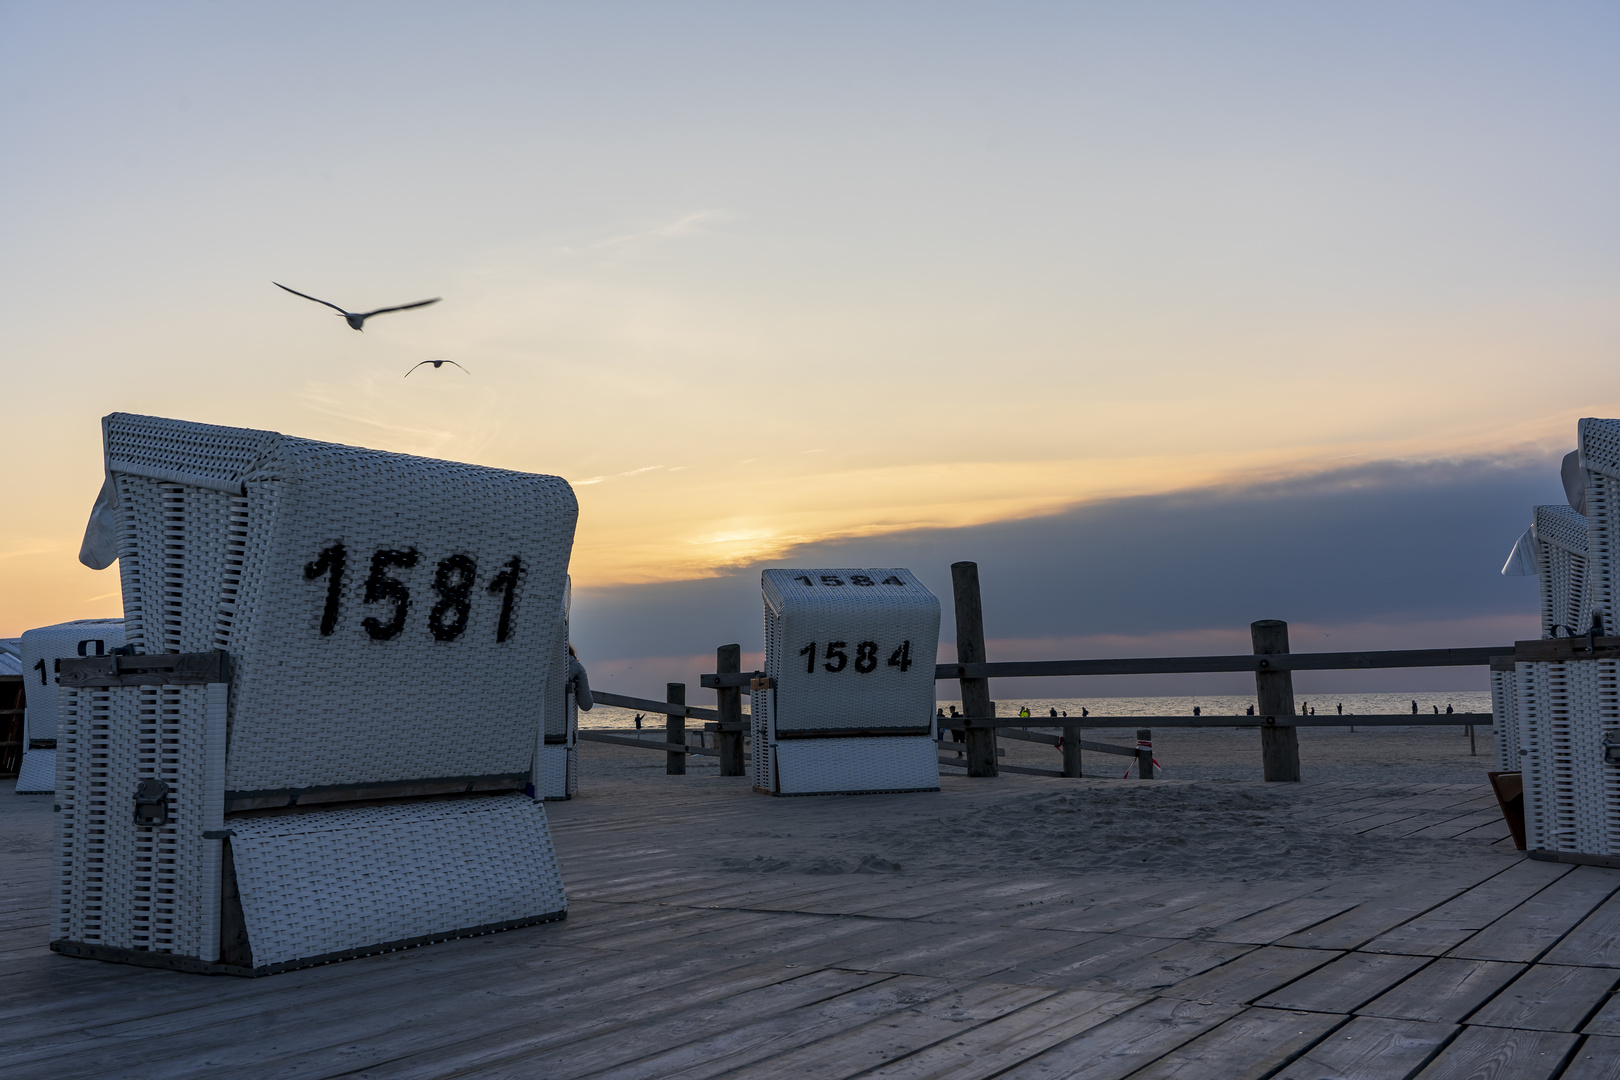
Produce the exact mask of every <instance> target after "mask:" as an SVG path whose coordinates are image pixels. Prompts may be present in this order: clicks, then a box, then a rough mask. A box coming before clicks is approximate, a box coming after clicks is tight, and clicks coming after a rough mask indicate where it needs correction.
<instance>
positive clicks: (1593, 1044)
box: [1559, 1035, 1620, 1080]
mask: <svg viewBox="0 0 1620 1080" xmlns="http://www.w3.org/2000/svg"><path fill="white" fill-rule="evenodd" d="M1559 1080H1620V1039H1612V1038H1606V1037H1605V1036H1602V1035H1589V1036H1587V1039H1586V1041H1585V1042H1583V1043H1582V1044H1581V1045H1580V1046H1579V1047H1578V1048H1576V1050H1575V1053H1574V1054H1572V1055H1571V1056H1570V1059H1569V1068H1567V1069H1565V1070H1564V1075H1563V1076H1561V1077H1559Z"/></svg>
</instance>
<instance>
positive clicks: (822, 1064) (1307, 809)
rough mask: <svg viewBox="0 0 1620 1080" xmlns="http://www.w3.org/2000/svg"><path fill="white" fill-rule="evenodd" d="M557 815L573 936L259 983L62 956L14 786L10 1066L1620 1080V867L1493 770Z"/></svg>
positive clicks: (0, 958)
mask: <svg viewBox="0 0 1620 1080" xmlns="http://www.w3.org/2000/svg"><path fill="white" fill-rule="evenodd" d="M627 753H632V754H633V753H635V751H628V752H627ZM586 775H587V777H590V776H591V773H590V771H589V767H588V766H587V772H586ZM550 812H551V816H552V822H553V827H554V831H555V835H556V839H557V844H558V849H559V853H560V855H561V857H562V860H563V866H564V871H565V875H566V879H567V881H568V886H569V893H570V903H571V910H570V915H569V917H568V920H567V921H566V922H565V923H562V924H553V925H550V926H542V927H532V928H528V929H524V930H517V931H511V932H508V933H503V934H494V935H490V936H487V937H482V938H473V939H467V940H462V941H456V942H448V943H444V944H440V945H434V946H430V947H428V948H425V949H416V950H409V951H405V952H399V953H393V954H389V955H386V956H379V957H372V958H368V959H363V960H357V961H351V962H348V963H343V964H335V965H331V966H328V967H322V968H315V969H311V970H306V971H298V972H292V973H289V974H285V975H277V976H272V977H269V978H264V979H257V980H237V979H230V978H206V977H199V976H190V975H180V974H176V973H173V972H164V971H154V970H145V969H137V968H127V967H119V966H114V965H107V964H100V963H95V962H90V961H81V960H71V959H67V958H64V957H58V956H53V955H51V954H49V953H48V952H46V951H45V949H44V944H45V941H46V938H47V929H46V919H47V909H48V906H49V903H48V901H49V896H48V891H49V865H48V864H49V830H50V803H49V797H38V796H32V797H11V796H6V797H5V798H4V799H0V830H3V832H0V851H4V852H5V864H4V865H5V875H4V881H3V889H4V891H3V894H0V905H3V907H0V918H3V919H4V924H3V925H4V927H5V931H6V933H5V935H4V943H3V945H0V978H3V982H0V986H4V987H5V992H4V993H3V994H0V1024H3V1025H4V1029H3V1030H4V1034H3V1039H4V1045H3V1048H0V1053H3V1055H4V1056H3V1058H0V1061H4V1063H5V1064H4V1066H3V1071H4V1073H5V1074H6V1075H7V1076H8V1077H17V1078H25V1077H42V1078H44V1077H49V1078H50V1080H71V1078H75V1077H97V1078H108V1077H141V1078H150V1077H165V1078H167V1077H192V1076H196V1077H203V1076H206V1077H209V1078H211V1080H212V1078H217V1077H219V1076H222V1075H224V1076H231V1077H261V1076H263V1077H270V1076H274V1077H284V1078H296V1077H337V1076H354V1077H423V1078H427V1077H451V1076H455V1077H545V1078H547V1080H561V1078H566V1077H584V1076H597V1075H602V1076H614V1077H649V1078H651V1077H672V1076H682V1077H685V1076H694V1077H695V1076H760V1077H763V1076H795V1077H798V1076H806V1077H849V1076H866V1075H871V1076H896V1077H990V1076H1009V1077H1024V1076H1040V1077H1088V1078H1105V1077H1106V1078H1117V1077H1126V1076H1131V1077H1144V1078H1145V1077H1168V1076H1177V1077H1198V1078H1224V1077H1256V1078H1260V1077H1267V1076H1278V1077H1286V1078H1291V1080H1294V1078H1297V1080H1317V1078H1320V1077H1377V1078H1385V1077H1390V1078H1395V1077H1406V1076H1416V1075H1421V1076H1423V1077H1467V1076H1501V1077H1507V1076H1512V1077H1515V1078H1543V1077H1556V1076H1560V1075H1562V1076H1564V1077H1568V1078H1571V1080H1588V1078H1592V1077H1614V1076H1617V1075H1620V1073H1617V1072H1616V1070H1617V1068H1620V998H1614V997H1611V994H1612V993H1613V991H1614V988H1615V984H1616V982H1617V981H1620V895H1616V892H1617V890H1620V870H1602V869H1594V868H1590V867H1581V868H1571V867H1568V866H1563V865H1557V864H1548V863H1539V862H1533V861H1530V860H1527V859H1525V858H1523V857H1522V855H1521V854H1520V853H1518V852H1516V851H1513V850H1512V848H1511V842H1510V841H1508V840H1507V839H1506V835H1507V834H1506V828H1505V826H1503V825H1502V824H1501V821H1500V817H1499V815H1498V814H1497V813H1496V809H1495V805H1494V801H1493V800H1492V798H1491V796H1490V794H1489V792H1488V791H1487V790H1486V789H1485V788H1484V787H1483V785H1473V784H1401V783H1394V782H1391V783H1384V784H1380V785H1377V786H1376V788H1369V787H1368V786H1367V785H1365V784H1358V785H1352V784H1345V783H1340V784H1335V783H1328V782H1313V783H1306V784H1303V785H1289V786H1288V787H1287V788H1281V787H1279V786H1275V785H1274V786H1272V787H1269V788H1268V787H1267V786H1266V785H1263V784H1259V783H1247V782H1245V783H1225V784H1215V783H1207V782H1205V783H1155V784H1151V785H1148V784H1142V785H1138V783H1137V782H1136V781H1130V782H1122V781H1117V780H1100V781H1099V780H1083V781H1073V780H1047V779H1042V778H1031V777H1004V778H1001V779H999V780H993V781H969V780H966V779H965V778H947V780H946V782H945V790H944V791H943V792H940V793H938V794H926V795H907V796H859V797H844V798H820V799H817V798H801V799H769V798H765V797H763V796H757V795H753V794H751V793H749V792H748V791H747V788H746V781H741V780H733V779H726V780H722V779H720V778H718V777H698V776H693V777H686V778H683V779H679V780H675V779H670V780H665V779H664V778H661V777H660V778H658V779H657V780H656V781H654V782H639V781H638V782H633V783H632V782H627V781H613V780H603V781H601V782H599V783H590V782H589V781H588V782H587V791H586V796H585V797H582V798H580V799H577V800H575V801H574V802H571V803H566V804H552V805H551V806H550Z"/></svg>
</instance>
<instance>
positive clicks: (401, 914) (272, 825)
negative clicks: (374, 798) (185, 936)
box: [230, 795, 567, 967]
mask: <svg viewBox="0 0 1620 1080" xmlns="http://www.w3.org/2000/svg"><path fill="white" fill-rule="evenodd" d="M230 825H231V830H232V832H233V834H234V835H233V836H232V838H231V852H232V856H233V859H234V862H235V865H236V874H237V881H238V883H239V885H240V886H241V891H242V914H243V916H244V918H245V920H246V923H247V931H248V941H249V943H250V945H251V948H252V950H253V964H254V966H256V967H264V966H268V965H273V964H285V963H291V962H294V961H297V960H303V959H309V958H312V957H318V956H325V955H328V954H332V953H341V952H346V951H350V950H356V949H365V948H367V947H370V946H373V945H379V944H384V943H388V942H395V941H404V940H408V939H412V938H422V937H431V936H441V935H449V934H452V933H454V932H455V931H457V930H470V929H473V928H475V927H482V926H488V925H490V924H499V923H506V922H513V921H517V920H522V919H529V918H538V917H541V916H545V915H551V914H557V913H561V912H562V911H564V910H565V909H566V907H567V901H566V898H565V896H564V894H563V886H562V877H561V874H560V873H559V871H558V868H557V858H556V854H555V852H554V851H553V849H552V846H551V834H550V831H549V830H548V828H547V826H546V812H545V808H544V806H543V805H542V804H540V803H538V802H535V801H534V800H532V799H529V798H526V797H524V796H521V795H505V796H490V797H480V798H468V799H451V800H444V801H438V802H425V803H409V804H401V805H396V806H373V807H356V808H351V809H332V810H321V811H315V812H311V813H305V814H296V815H288V816H282V817H260V818H233V819H231V823H230Z"/></svg>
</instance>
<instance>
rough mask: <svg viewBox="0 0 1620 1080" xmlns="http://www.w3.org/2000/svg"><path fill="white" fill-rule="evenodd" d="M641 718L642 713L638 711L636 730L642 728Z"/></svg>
mask: <svg viewBox="0 0 1620 1080" xmlns="http://www.w3.org/2000/svg"><path fill="white" fill-rule="evenodd" d="M641 719H642V717H641V714H640V713H636V730H637V731H640V730H641Z"/></svg>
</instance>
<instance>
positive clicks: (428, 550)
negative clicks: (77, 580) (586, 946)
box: [53, 414, 577, 973]
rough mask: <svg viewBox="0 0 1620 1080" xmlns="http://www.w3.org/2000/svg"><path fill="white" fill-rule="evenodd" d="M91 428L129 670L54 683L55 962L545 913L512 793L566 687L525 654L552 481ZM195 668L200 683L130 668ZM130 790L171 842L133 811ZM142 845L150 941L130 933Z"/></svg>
mask: <svg viewBox="0 0 1620 1080" xmlns="http://www.w3.org/2000/svg"><path fill="white" fill-rule="evenodd" d="M104 432H105V438H106V451H107V468H108V477H109V480H110V482H111V490H112V493H113V496H114V498H115V499H116V514H115V517H116V528H117V552H118V558H119V561H120V575H121V578H122V582H123V592H124V610H125V629H126V633H127V638H128V641H129V643H130V644H131V645H133V646H134V647H135V650H136V651H137V652H138V653H141V654H146V655H144V656H136V657H117V658H110V659H111V660H112V662H113V667H114V668H115V669H117V670H115V671H113V672H112V674H110V675H109V674H108V673H107V670H106V665H105V663H102V664H101V665H99V666H98V665H97V664H95V663H92V662H91V661H89V660H83V661H74V662H73V664H72V665H71V666H72V667H73V668H74V669H75V670H76V672H77V674H76V675H75V678H76V679H77V680H78V682H77V684H76V685H75V686H74V687H72V692H71V693H64V694H63V702H62V706H61V711H62V717H63V727H64V732H63V738H64V740H66V741H65V742H64V744H63V746H64V750H66V751H68V752H65V753H64V754H62V755H61V760H60V761H59V763H58V787H57V791H58V795H59V796H61V799H60V801H61V804H62V806H63V811H62V814H61V815H60V818H61V824H60V826H59V831H58V834H59V840H58V855H57V857H58V862H59V870H60V880H61V881H62V882H63V889H64V892H63V893H62V895H61V897H60V898H59V899H60V900H61V905H60V911H61V917H60V922H59V926H58V933H57V939H58V940H57V941H55V942H53V948H57V949H58V951H62V952H77V953H79V954H80V955H95V956H99V957H102V958H107V959H120V960H128V961H132V962H137V963H164V964H166V965H168V966H178V967H187V966H189V967H192V968H194V969H197V968H199V967H200V969H203V970H229V971H233V972H244V973H245V972H252V973H265V972H270V971H277V970H283V969H285V968H288V967H296V966H299V965H302V964H307V963H314V962H321V961H324V960H330V959H339V958H342V957H345V956H351V955H360V954H363V953H366V952H373V951H378V950H380V949H385V948H392V947H398V946H400V945H404V944H419V943H422V942H425V941H429V940H435V939H437V938H443V937H452V936H458V935H462V934H467V933H477V932H483V931H486V930H490V929H498V928H501V927H505V926H510V925H517V924H520V923H524V922H537V921H545V920H548V919H554V918H560V917H562V915H563V914H564V913H565V911H566V901H565V899H564V895H563V890H562V883H561V879H560V876H559V875H558V871H557V865H556V860H555V857H554V856H553V855H552V853H551V844H550V837H549V832H548V831H547V827H546V819H545V812H544V808H543V807H542V806H541V805H540V804H539V803H537V802H535V801H534V800H532V799H529V798H527V797H525V796H524V795H523V794H522V789H523V788H524V787H525V786H526V785H531V784H532V785H534V789H535V790H536V791H539V790H541V789H543V787H544V781H543V777H542V775H541V774H542V771H543V768H544V762H543V761H541V760H540V759H539V756H538V754H537V747H539V746H541V745H543V739H544V730H545V722H544V721H545V717H544V715H543V713H542V709H543V707H544V703H545V702H546V701H548V700H549V698H550V697H551V696H553V695H556V696H560V693H561V688H560V687H559V686H557V685H556V683H555V682H554V681H553V680H554V678H555V675H554V670H555V665H554V663H552V662H551V661H550V660H537V658H550V657H554V656H555V655H556V654H557V653H558V651H559V650H560V649H564V648H566V637H565V636H563V635H564V632H565V626H564V624H563V623H562V621H561V620H559V619H558V618H557V617H556V612H558V611H559V610H560V608H561V605H562V600H563V590H564V583H565V577H566V572H567V564H568V556H569V551H570V548H571V546H572V542H573V530H574V521H575V517H576V513H577V511H576V505H575V502H574V498H573V493H572V491H571V490H570V489H569V487H568V485H567V483H566V482H564V481H563V480H561V479H558V478H556V477H549V476H536V475H532V474H526V473H516V472H509V471H506V470H501V469H490V468H482V467H479V466H472V465H463V464H458V463H455V462H446V461H434V460H430V459H425V458H416V457H409V456H407V455H403V454H389V453H382V452H378V451H372V450H364V449H358V448H354V447H347V446H339V445H335V444H331V443H320V442H313V441H311V440H307V439H297V438H291V437H287V436H283V435H279V434H277V433H275V432H268V431H253V430H247V429H239V428H223V427H213V426H209V425H202V424H192V423H186V422H183V421H175V420H165V419H159V418H153V417H141V416H130V415H125V414H114V415H112V416H109V417H108V418H107V419H106V420H105V421H104ZM87 547H88V545H87ZM215 651H223V652H224V653H226V654H228V663H225V662H222V663H221V664H220V665H218V668H219V670H218V672H217V673H216V676H217V677H214V678H212V679H205V680H203V681H201V682H199V681H198V679H196V678H191V679H190V681H186V680H179V681H176V680H177V679H178V676H174V675H172V674H169V675H163V674H160V675H157V676H153V675H150V674H149V673H148V674H144V675H143V674H141V665H143V664H145V665H148V666H150V665H151V664H153V663H157V662H158V660H157V658H156V657H155V655H154V654H184V656H185V657H193V656H201V655H203V654H209V653H213V652H215ZM187 662H188V663H191V664H192V665H193V666H196V665H197V664H200V663H201V661H194V660H189V659H188V661H187ZM121 665H122V666H121ZM125 667H129V668H130V669H131V670H134V671H135V674H133V675H132V674H130V672H129V671H125V670H124V668H125ZM132 679H133V680H134V681H133V682H131V681H130V680H132ZM227 679H228V684H229V689H228V693H227V692H226V682H227ZM154 680H156V681H154ZM165 680H168V681H165ZM63 686H64V690H67V689H68V687H67V684H66V683H65V682H64V684H63ZM95 717H103V718H106V719H105V723H103V721H102V720H96V721H95V722H93V723H92V722H90V720H89V719H87V718H95ZM227 731H228V736H227ZM227 737H228V740H229V751H228V753H227V752H226V739H227ZM143 740H145V741H143ZM153 746H159V747H162V750H161V751H158V752H154V751H153V750H152V747H153ZM171 747H172V748H173V749H172V751H171V749H170V748H171ZM154 753H155V756H154ZM103 763H104V764H103ZM154 770H156V771H154ZM143 784H146V785H147V786H146V787H145V788H143V787H142V785H143ZM154 784H163V785H165V790H164V791H163V792H162V793H161V796H158V795H155V794H154V792H155V791H156V788H155V787H154V786H153V785H154ZM97 785H100V786H99V787H98V786H97ZM143 791H144V793H145V795H146V796H148V797H149V798H148V802H147V804H145V805H147V807H148V808H147V810H146V811H145V812H146V813H147V814H148V815H149V816H150V817H152V818H154V819H155V818H156V817H163V818H165V822H164V824H162V825H156V824H152V823H151V822H150V821H148V822H146V823H142V822H141V821H138V820H136V817H135V816H132V815H131V807H132V805H140V800H141V797H142V796H141V792H143ZM94 792H102V794H103V795H104V797H101V796H98V797H95V798H91V797H90V795H91V794H93V793H94ZM428 797H431V800H432V801H424V799H425V798H428ZM356 800H364V801H366V802H368V803H369V804H370V805H367V806H365V807H359V806H346V805H345V804H346V803H352V802H354V801H356ZM160 804H161V808H162V809H161V812H160V811H159V809H158V807H159V805H160ZM98 805H99V809H98V808H97V807H98ZM98 814H99V815H102V816H103V817H104V818H105V821H101V819H99V818H97V817H96V815H98ZM87 815H88V816H87ZM92 819H94V820H96V821H97V822H99V823H98V824H96V825H95V826H94V827H88V826H87V825H86V822H87V821H89V820H92ZM115 826H116V827H115ZM165 829H167V830H169V831H168V832H164V830H165ZM91 837H100V839H94V840H92V839H89V838H91ZM154 844H156V845H157V848H158V850H159V852H160V854H161V853H163V852H165V851H169V852H171V853H172V856H173V858H172V860H171V861H172V866H173V870H172V872H173V873H174V874H176V875H178V876H177V877H176V879H175V881H174V882H170V883H168V885H166V886H165V887H164V895H165V896H167V897H170V899H169V900H167V901H166V902H167V903H170V904H172V905H173V906H174V911H173V912H172V913H170V915H165V920H166V922H165V925H168V924H170V923H172V925H173V926H174V927H175V928H176V929H175V930H174V935H175V936H172V937H168V938H162V937H153V936H151V934H152V933H153V931H149V930H147V931H143V930H141V929H140V928H139V925H137V924H139V922H140V920H139V919H138V918H136V917H135V916H134V915H131V914H129V911H130V910H133V909H130V908H129V905H130V904H137V906H139V905H138V903H137V899H138V898H137V893H138V891H139V890H138V888H136V886H135V885H132V884H130V880H132V879H128V874H133V873H136V871H134V870H130V867H134V866H136V865H137V863H138V860H139V858H140V857H141V852H142V851H143V850H148V849H151V848H152V847H153V846H154ZM87 845H90V846H88V847H87ZM92 847H93V848H95V850H94V852H92V851H91V848H92ZM131 860H136V861H135V862H131ZM101 864H105V865H106V866H108V867H116V868H117V870H116V873H114V872H108V873H99V872H98V870H97V867H98V866H99V865H101ZM166 865H168V862H166ZM212 867H218V868H220V869H218V870H216V869H211V868H212ZM126 871H128V873H126ZM137 876H139V875H138V874H137ZM216 886H217V887H216ZM131 890H135V891H131ZM222 894H223V899H222ZM171 916H172V918H171ZM87 920H89V921H87ZM90 921H94V922H95V923H96V926H95V928H94V929H93V932H92V928H90ZM187 928H190V929H187ZM188 935H189V936H188Z"/></svg>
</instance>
